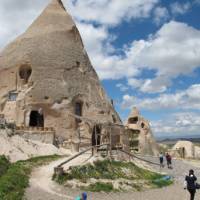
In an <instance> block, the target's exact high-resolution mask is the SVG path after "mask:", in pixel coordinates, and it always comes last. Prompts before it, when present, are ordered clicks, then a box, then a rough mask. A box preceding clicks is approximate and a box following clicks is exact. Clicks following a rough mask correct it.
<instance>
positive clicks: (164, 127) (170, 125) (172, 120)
mask: <svg viewBox="0 0 200 200" xmlns="http://www.w3.org/2000/svg"><path fill="white" fill-rule="evenodd" d="M151 124H152V129H153V132H154V133H155V135H156V136H168V137H173V136H176V137H182V136H193V135H198V134H199V129H200V116H199V113H195V112H178V113H174V114H171V115H170V116H168V117H167V118H166V119H163V120H159V121H152V123H151Z"/></svg>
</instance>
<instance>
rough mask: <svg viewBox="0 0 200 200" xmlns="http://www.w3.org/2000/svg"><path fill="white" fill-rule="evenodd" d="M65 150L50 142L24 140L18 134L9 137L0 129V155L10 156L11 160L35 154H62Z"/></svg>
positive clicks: (24, 158)
mask: <svg viewBox="0 0 200 200" xmlns="http://www.w3.org/2000/svg"><path fill="white" fill-rule="evenodd" d="M64 153H66V152H64V150H62V149H58V148H56V147H55V146H54V145H51V144H44V143H41V142H35V141H32V140H26V139H24V138H22V137H20V136H17V135H15V136H12V137H9V136H8V135H7V131H6V130H0V155H5V156H8V157H9V158H10V161H11V162H16V161H18V160H27V159H29V158H31V157H35V156H46V155H54V154H58V155H62V154H64Z"/></svg>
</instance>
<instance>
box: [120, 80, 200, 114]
mask: <svg viewBox="0 0 200 200" xmlns="http://www.w3.org/2000/svg"><path fill="white" fill-rule="evenodd" d="M121 106H122V108H124V109H125V108H129V109H130V108H132V107H134V106H137V107H138V108H140V109H145V110H163V109H171V110H172V111H173V110H176V109H180V110H188V109H196V110H200V84H195V85H192V86H190V87H189V88H188V89H186V90H184V91H179V92H177V93H173V94H161V95H159V96H158V97H155V98H144V99H138V98H136V97H134V96H131V95H128V94H126V95H125V96H124V97H123V101H122V103H121Z"/></svg>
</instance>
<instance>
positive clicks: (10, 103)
mask: <svg viewBox="0 0 200 200" xmlns="http://www.w3.org/2000/svg"><path fill="white" fill-rule="evenodd" d="M0 114H1V115H3V116H4V118H5V119H6V121H7V122H10V123H15V124H16V126H17V130H18V132H20V133H21V134H23V135H26V136H27V137H31V133H32V134H33V133H34V135H35V138H36V135H37V134H38V133H39V134H40V135H41V134H55V136H56V138H57V141H58V142H59V143H62V142H63V141H65V144H66V145H68V143H70V142H76V141H77V140H80V138H81V139H82V141H83V140H84V141H85V143H87V144H88V145H91V143H95V142H96V141H97V140H94V132H98V133H99V134H100V133H101V132H102V131H103V124H105V123H107V124H108V123H111V124H112V126H113V124H118V125H116V127H118V129H119V132H120V131H122V132H121V133H123V130H122V129H123V128H122V129H121V128H120V127H121V125H122V122H121V120H120V118H119V116H118V114H117V113H116V111H115V109H114V108H113V105H112V103H111V102H110V100H109V99H108V97H107V96H106V94H105V91H104V89H103V88H102V86H101V84H100V81H99V78H98V76H97V74H96V72H95V70H94V68H93V66H92V65H91V62H90V59H89V57H88V55H87V52H86V50H85V48H84V45H83V42H82V39H81V36H80V34H79V31H78V29H77V27H76V25H75V23H74V21H73V20H72V17H71V16H70V15H69V14H68V13H67V11H66V9H65V8H64V6H63V4H62V1H61V0H52V1H51V3H50V4H49V5H48V6H47V7H46V9H45V10H44V11H43V12H42V14H41V15H40V16H39V17H38V18H37V19H36V20H35V21H34V22H33V24H32V25H31V26H30V27H29V28H28V29H27V31H26V32H25V33H24V34H22V35H21V36H19V37H18V38H17V39H16V40H14V41H13V42H12V43H10V44H9V45H8V46H7V47H6V48H5V49H4V50H3V51H2V53H1V54H0ZM105 127H106V126H105ZM105 127H104V128H105ZM104 132H105V130H104ZM98 143H100V137H99V139H98Z"/></svg>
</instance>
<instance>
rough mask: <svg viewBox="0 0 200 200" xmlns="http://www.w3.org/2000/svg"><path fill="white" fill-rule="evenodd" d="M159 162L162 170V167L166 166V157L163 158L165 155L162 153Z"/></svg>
mask: <svg viewBox="0 0 200 200" xmlns="http://www.w3.org/2000/svg"><path fill="white" fill-rule="evenodd" d="M159 161H160V168H161V167H162V168H163V167H164V164H163V162H164V156H163V153H162V152H161V153H160V154H159Z"/></svg>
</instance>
